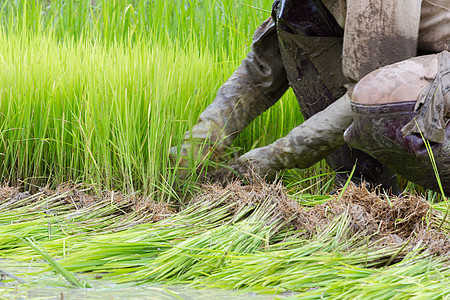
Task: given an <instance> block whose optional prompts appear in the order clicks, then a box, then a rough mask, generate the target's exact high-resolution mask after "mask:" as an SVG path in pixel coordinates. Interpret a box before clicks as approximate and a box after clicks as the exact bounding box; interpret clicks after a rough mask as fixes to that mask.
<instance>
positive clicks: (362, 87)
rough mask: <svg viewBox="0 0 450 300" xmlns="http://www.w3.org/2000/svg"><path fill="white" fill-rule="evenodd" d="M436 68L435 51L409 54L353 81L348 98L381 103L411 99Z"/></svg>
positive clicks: (415, 96)
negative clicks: (351, 91) (355, 82)
mask: <svg viewBox="0 0 450 300" xmlns="http://www.w3.org/2000/svg"><path fill="white" fill-rule="evenodd" d="M437 71H438V66H437V55H427V56H421V57H415V58H411V59H408V60H405V61H402V62H399V63H395V64H392V65H389V66H386V67H383V68H381V69H378V70H376V71H373V72H371V73H369V74H368V75H366V76H365V77H364V78H363V79H361V80H360V81H359V82H358V84H357V85H356V87H355V89H354V91H353V95H352V101H353V102H356V103H361V104H381V103H391V102H402V101H415V100H417V99H418V98H419V96H420V93H421V92H422V90H423V89H424V88H425V87H426V86H427V85H428V83H429V80H428V79H427V78H430V77H433V76H435V75H436V73H437Z"/></svg>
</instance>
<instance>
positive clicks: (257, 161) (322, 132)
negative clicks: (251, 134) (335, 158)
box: [238, 94, 353, 180]
mask: <svg viewBox="0 0 450 300" xmlns="http://www.w3.org/2000/svg"><path fill="white" fill-rule="evenodd" d="M352 120H353V116H352V111H351V107H350V97H349V96H348V94H345V95H344V96H343V97H341V98H340V99H338V100H337V101H336V102H334V103H333V104H331V105H330V106H328V108H326V109H325V110H323V111H321V112H319V113H317V114H315V115H314V116H312V117H311V118H309V119H308V120H306V121H305V122H304V123H303V124H301V125H300V126H298V127H296V128H294V129H293V130H292V131H291V132H290V133H289V134H288V135H287V136H285V137H283V138H281V139H279V140H277V141H275V142H274V143H273V144H270V145H268V146H266V147H262V148H257V149H254V150H252V151H250V152H248V153H246V154H244V155H242V156H241V157H239V159H238V160H239V161H240V162H248V163H249V164H251V165H253V166H254V168H255V171H256V172H257V173H258V174H259V175H260V176H261V177H263V178H266V180H273V179H274V178H275V175H276V172H277V171H280V170H283V169H293V168H301V169H304V168H308V167H310V166H312V165H313V164H315V163H316V162H318V161H320V160H321V159H323V158H325V157H326V156H327V155H329V154H330V153H333V151H335V150H336V149H337V148H339V147H340V146H342V145H343V144H344V143H345V142H344V137H343V133H344V131H345V129H347V128H348V126H350V124H351V123H352Z"/></svg>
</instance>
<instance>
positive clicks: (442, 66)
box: [402, 51, 450, 144]
mask: <svg viewBox="0 0 450 300" xmlns="http://www.w3.org/2000/svg"><path fill="white" fill-rule="evenodd" d="M415 111H416V112H417V116H416V117H415V118H414V119H413V120H411V121H410V122H409V123H408V124H407V125H406V126H405V127H403V129H402V133H403V135H404V136H407V135H410V134H414V133H416V134H423V136H424V137H425V138H426V139H428V140H430V141H432V142H436V143H440V144H442V143H444V141H445V131H446V128H447V125H448V123H449V122H450V52H448V51H443V52H441V53H439V54H438V73H437V74H436V76H435V77H434V78H432V79H431V82H430V84H429V85H428V86H427V87H426V88H425V89H424V90H423V92H422V94H421V95H420V97H419V100H418V101H417V103H416V106H415Z"/></svg>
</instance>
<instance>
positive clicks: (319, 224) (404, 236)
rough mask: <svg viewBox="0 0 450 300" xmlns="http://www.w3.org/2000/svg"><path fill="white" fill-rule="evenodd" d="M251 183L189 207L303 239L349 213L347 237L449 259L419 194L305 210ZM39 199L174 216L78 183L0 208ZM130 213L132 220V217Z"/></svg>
mask: <svg viewBox="0 0 450 300" xmlns="http://www.w3.org/2000/svg"><path fill="white" fill-rule="evenodd" d="M216 174H218V173H216ZM229 178H231V177H229ZM229 178H228V179H229ZM247 182H250V184H243V183H242V181H240V180H233V181H227V182H225V181H221V182H219V183H217V182H216V183H214V182H213V183H211V182H208V183H206V182H204V183H203V184H202V186H201V192H200V193H198V194H196V195H195V196H194V197H193V198H192V199H191V200H190V203H189V206H193V205H196V206H198V207H217V205H219V206H222V207H224V206H226V207H228V210H229V211H228V213H229V214H230V215H231V216H233V218H240V219H242V218H245V217H246V216H247V215H248V214H250V213H251V212H252V211H255V210H256V209H259V210H263V211H264V213H267V214H269V216H270V217H269V218H268V220H269V221H267V226H270V225H271V224H280V223H281V224H284V225H283V226H282V227H278V230H283V229H291V230H295V231H298V232H299V234H300V235H301V236H302V237H303V238H309V237H313V236H315V235H317V234H318V233H320V232H321V231H322V230H323V229H324V228H325V227H327V226H329V225H330V223H331V222H333V221H334V220H335V219H336V218H337V217H339V216H340V215H342V214H348V216H349V218H350V224H351V225H350V230H349V232H348V237H349V238H350V237H351V236H358V238H360V239H367V240H368V242H370V243H371V244H372V245H376V246H396V245H405V246H407V247H405V249H404V251H403V252H402V253H403V254H406V253H407V252H408V249H414V248H415V247H417V246H420V247H421V248H423V249H427V250H428V251H429V252H430V253H431V254H433V255H439V256H443V257H445V256H447V257H448V256H449V255H450V236H449V232H448V228H446V227H444V228H443V229H442V230H437V228H438V225H439V219H440V218H441V219H442V216H443V213H442V212H441V211H438V210H436V209H434V208H433V207H432V206H431V205H430V203H429V202H427V201H426V200H425V199H424V198H422V197H420V196H415V195H411V194H408V195H403V196H402V197H396V196H392V197H389V198H388V196H385V195H381V194H380V193H377V191H369V190H368V189H367V188H366V187H356V186H354V185H352V184H351V185H349V186H348V187H347V189H346V190H345V191H344V193H343V194H342V197H341V198H339V197H338V196H330V199H329V200H328V201H326V202H325V203H323V204H318V205H315V206H313V207H307V206H303V205H301V204H300V203H299V201H298V199H294V197H290V196H289V195H288V192H287V190H286V188H285V187H284V186H283V185H282V184H281V183H267V182H265V181H264V180H263V179H262V178H260V177H258V176H256V175H255V174H253V175H252V178H248V180H247ZM339 194H340V193H338V194H337V195H339ZM36 195H37V196H36ZM40 199H54V200H51V201H54V202H58V203H59V204H61V203H64V204H69V205H70V207H71V209H73V210H80V209H87V210H89V209H93V210H94V209H97V208H98V205H99V204H105V203H109V204H114V205H116V206H117V207H118V209H115V210H112V211H111V212H113V213H114V214H115V216H116V217H117V215H120V214H122V215H123V220H127V219H128V220H130V222H131V221H132V223H133V224H137V223H146V222H152V223H154V222H158V221H161V220H163V219H165V218H167V217H170V216H173V215H174V214H176V211H175V209H174V208H173V207H171V206H170V205H169V204H167V203H156V202H154V201H153V200H151V199H149V198H143V197H140V196H138V195H124V194H122V193H120V192H112V191H102V192H93V190H91V189H89V188H83V187H82V186H79V185H78V186H77V185H70V184H66V185H61V186H59V187H58V188H57V189H56V190H50V189H41V190H40V191H39V192H38V193H36V194H30V193H29V192H20V189H19V188H17V187H8V186H3V187H1V188H0V210H2V209H6V208H8V209H12V208H19V207H27V206H28V207H29V208H30V209H33V203H35V202H37V201H39V200H40ZM47 201H49V200H47ZM218 202H220V204H217V203H218ZM40 208H41V207H40V206H39V207H36V209H40ZM243 212H246V213H244V214H243ZM56 213H57V210H56ZM131 215H132V216H133V217H131V218H130V216H131ZM236 221H239V220H238V219H236Z"/></svg>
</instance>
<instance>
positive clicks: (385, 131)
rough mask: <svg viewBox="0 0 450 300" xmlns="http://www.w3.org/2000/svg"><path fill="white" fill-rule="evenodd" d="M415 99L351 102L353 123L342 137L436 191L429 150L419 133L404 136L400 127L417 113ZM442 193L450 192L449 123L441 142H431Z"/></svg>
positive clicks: (395, 169)
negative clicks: (386, 101) (376, 103)
mask: <svg viewBox="0 0 450 300" xmlns="http://www.w3.org/2000/svg"><path fill="white" fill-rule="evenodd" d="M414 105H415V101H409V102H397V103H387V104H381V105H364V104H357V103H352V105H351V106H352V112H353V123H352V125H351V126H350V127H349V128H348V129H347V130H346V131H345V133H344V139H345V141H346V143H347V144H348V145H350V146H351V147H352V148H356V149H360V150H362V151H364V152H366V153H368V154H370V155H371V156H372V157H374V158H376V159H377V160H378V161H380V162H381V163H382V164H383V165H385V166H386V167H388V168H390V169H391V170H393V171H395V172H396V173H397V174H400V175H402V176H403V177H405V178H406V179H408V180H410V181H412V182H414V183H417V184H420V185H422V186H424V187H425V188H429V189H432V190H435V191H439V185H438V181H437V179H436V174H435V173H436V172H435V171H434V169H433V166H432V163H431V159H430V155H431V154H430V151H427V147H426V145H425V142H424V140H423V139H422V137H421V135H420V134H411V135H407V136H405V137H403V135H402V132H401V129H402V128H403V126H405V125H406V124H407V123H408V122H410V121H411V120H412V119H413V118H414V116H415V115H416V113H415V112H414ZM430 149H431V150H432V152H433V153H432V155H433V156H434V160H435V161H436V166H437V171H438V174H439V177H440V182H441V183H442V186H443V189H444V192H445V193H446V194H447V195H449V194H450V124H448V125H447V128H446V139H445V142H444V143H442V144H438V143H430Z"/></svg>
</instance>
